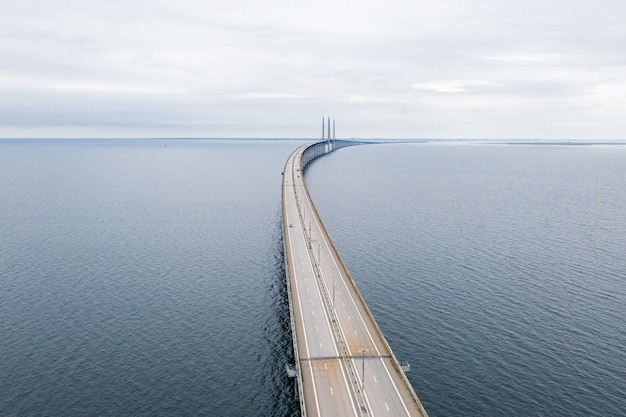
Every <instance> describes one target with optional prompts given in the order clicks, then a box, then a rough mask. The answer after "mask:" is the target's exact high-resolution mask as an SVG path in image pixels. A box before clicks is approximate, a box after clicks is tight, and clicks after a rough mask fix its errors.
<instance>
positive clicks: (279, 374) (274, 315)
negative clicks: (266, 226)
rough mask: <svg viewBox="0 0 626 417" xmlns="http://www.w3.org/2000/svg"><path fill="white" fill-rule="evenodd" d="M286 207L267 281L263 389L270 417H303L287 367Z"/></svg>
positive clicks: (276, 230)
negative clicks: (284, 224)
mask: <svg viewBox="0 0 626 417" xmlns="http://www.w3.org/2000/svg"><path fill="white" fill-rule="evenodd" d="M281 213H282V208H281V209H280V210H279V211H278V212H277V215H276V222H275V228H274V232H273V234H272V235H273V236H272V239H273V242H272V253H271V254H270V256H273V258H274V259H273V265H272V273H271V275H270V276H268V277H266V278H265V285H264V287H265V289H266V291H265V294H264V304H266V305H267V306H268V309H267V310H266V311H268V312H269V313H268V315H267V317H266V319H265V324H264V329H263V330H264V331H263V334H264V340H263V344H264V345H265V346H266V347H267V349H269V352H268V354H267V355H266V356H265V362H264V363H263V364H262V366H263V372H262V381H261V383H262V389H263V390H264V391H265V395H267V401H268V402H269V403H268V404H266V405H267V409H266V410H260V412H261V413H262V414H263V415H267V416H277V417H278V416H299V415H300V407H299V404H298V401H297V400H296V399H295V395H294V394H295V391H294V381H293V380H292V379H290V378H289V377H288V376H287V372H286V371H285V365H286V364H288V363H293V361H294V354H293V342H292V336H291V321H290V316H289V300H288V294H287V282H286V278H285V257H284V248H283V233H282V214H281Z"/></svg>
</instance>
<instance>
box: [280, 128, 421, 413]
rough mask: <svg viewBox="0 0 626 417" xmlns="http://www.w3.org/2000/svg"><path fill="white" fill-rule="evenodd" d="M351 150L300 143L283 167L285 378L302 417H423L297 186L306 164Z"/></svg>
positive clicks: (330, 143) (334, 143)
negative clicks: (290, 359) (289, 354)
mask: <svg viewBox="0 0 626 417" xmlns="http://www.w3.org/2000/svg"><path fill="white" fill-rule="evenodd" d="M322 130H323V128H322ZM333 136H334V134H333ZM328 137H329V138H330V127H329V135H328ZM356 144H361V142H355V141H344V140H334V139H328V140H326V141H324V140H322V141H321V142H317V143H313V144H309V145H304V146H301V147H300V148H298V149H296V150H295V151H294V152H293V153H292V154H291V156H289V159H288V160H287V163H286V164H285V169H284V172H283V194H282V204H283V237H284V250H285V263H286V268H285V269H286V275H287V286H288V293H289V309H290V314H291V329H292V334H293V341H294V352H295V364H293V365H291V366H290V367H288V372H290V374H291V376H293V377H295V378H296V382H297V390H296V392H297V396H298V398H299V401H300V410H301V413H302V416H305V417H315V416H338V417H350V416H358V417H363V416H373V417H379V416H394V417H399V416H424V417H427V414H426V411H425V410H424V407H423V406H422V404H421V402H420V400H419V399H418V397H417V395H416V394H415V392H414V391H413V388H412V387H411V384H410V383H409V381H408V380H407V378H406V376H405V374H404V372H405V370H406V368H405V369H403V367H402V366H401V365H400V363H399V362H398V360H397V359H396V357H395V356H394V354H393V352H392V351H391V348H390V347H389V345H388V344H387V341H386V340H385V337H384V336H383V334H382V332H381V330H380V328H379V327H378V325H377V324H376V321H375V320H374V317H373V316H372V313H371V312H370V310H369V309H368V307H367V305H366V304H365V301H364V300H363V297H362V296H361V294H360V293H359V291H358V289H357V288H356V286H355V284H354V282H353V281H352V277H351V276H350V274H349V272H348V270H347V269H346V267H345V265H344V264H343V261H342V260H341V258H340V257H339V254H338V253H337V250H336V248H335V247H334V245H333V243H332V241H331V239H330V237H329V236H328V233H327V232H326V229H325V228H324V225H323V224H322V221H321V220H320V218H319V216H318V213H317V211H316V209H315V206H314V205H313V202H312V201H311V197H310V195H309V192H308V190H307V187H306V184H305V182H304V170H305V169H306V167H307V165H308V164H309V163H311V161H313V160H314V159H316V158H318V157H320V156H322V155H325V154H327V153H329V152H332V151H334V150H336V149H339V148H341V147H345V146H351V145H356Z"/></svg>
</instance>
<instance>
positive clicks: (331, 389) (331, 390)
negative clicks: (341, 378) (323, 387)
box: [330, 387, 335, 395]
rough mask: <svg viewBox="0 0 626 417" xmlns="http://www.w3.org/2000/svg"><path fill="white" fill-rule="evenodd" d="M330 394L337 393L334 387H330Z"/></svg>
mask: <svg viewBox="0 0 626 417" xmlns="http://www.w3.org/2000/svg"><path fill="white" fill-rule="evenodd" d="M330 395H335V393H334V392H333V387H330Z"/></svg>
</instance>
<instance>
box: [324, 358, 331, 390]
mask: <svg viewBox="0 0 626 417" xmlns="http://www.w3.org/2000/svg"><path fill="white" fill-rule="evenodd" d="M324 369H326V370H327V371H328V364H327V363H326V362H324ZM331 389H332V388H331Z"/></svg>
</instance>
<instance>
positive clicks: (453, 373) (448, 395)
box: [308, 144, 626, 417]
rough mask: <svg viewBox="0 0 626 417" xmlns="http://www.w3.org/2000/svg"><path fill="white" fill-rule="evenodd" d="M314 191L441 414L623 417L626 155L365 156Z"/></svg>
mask: <svg viewBox="0 0 626 417" xmlns="http://www.w3.org/2000/svg"><path fill="white" fill-rule="evenodd" d="M308 180H309V184H310V191H311V194H312V197H313V199H314V201H315V202H316V205H317V207H318V210H319V212H320V215H321V216H322V218H323V219H324V222H325V225H326V226H327V228H328V230H329V233H330V234H331V236H332V237H333V240H334V241H335V243H336V246H337V247H338V250H339V251H340V253H341V255H342V257H343V259H344V261H345V262H346V263H347V266H348V268H349V269H350V271H351V273H352V275H353V277H354V278H355V280H356V282H357V285H358V286H359V289H360V290H361V292H362V293H363V295H364V297H365V299H366V300H367V302H368V305H369V307H370V309H371V310H372V311H373V314H374V316H375V317H376V319H377V321H378V323H379V325H380V327H381V328H382V330H383V332H384V333H385V335H386V337H387V340H388V341H389V343H390V345H391V347H392V349H394V353H395V354H396V356H398V357H399V358H400V359H404V360H408V361H409V362H410V363H411V365H412V370H411V373H409V374H408V376H409V379H410V381H411V383H412V384H413V387H414V388H415V390H416V392H417V393H418V395H419V396H420V399H421V400H422V401H423V403H424V405H425V408H426V410H427V412H428V413H429V414H430V416H431V417H435V416H503V417H504V416H520V417H521V416H616V417H617V416H624V415H626V322H625V316H626V314H625V313H626V256H625V255H626V215H625V213H626V211H625V210H626V146H545V145H544V146H511V145H478V144H470V145H462V144H456V145H433V144H414V145H372V146H363V147H353V148H348V149H342V150H340V151H338V152H335V153H333V154H331V155H328V156H326V157H324V158H322V159H320V160H318V161H316V162H315V163H314V164H313V165H312V166H311V169H310V171H309V173H308Z"/></svg>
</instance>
